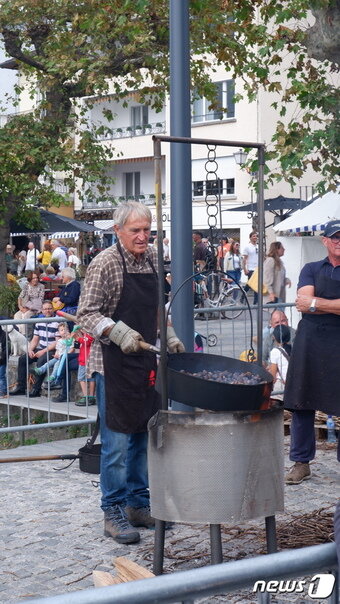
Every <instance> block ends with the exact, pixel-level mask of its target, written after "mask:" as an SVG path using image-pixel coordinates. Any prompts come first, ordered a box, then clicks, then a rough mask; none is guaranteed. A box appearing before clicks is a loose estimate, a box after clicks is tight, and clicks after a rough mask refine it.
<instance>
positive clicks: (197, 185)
mask: <svg viewBox="0 0 340 604" xmlns="http://www.w3.org/2000/svg"><path fill="white" fill-rule="evenodd" d="M193 185H194V197H203V180H196V182H194V183H193Z"/></svg>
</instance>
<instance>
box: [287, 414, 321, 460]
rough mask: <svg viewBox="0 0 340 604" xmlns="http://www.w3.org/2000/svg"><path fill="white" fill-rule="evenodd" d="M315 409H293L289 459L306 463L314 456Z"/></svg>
mask: <svg viewBox="0 0 340 604" xmlns="http://www.w3.org/2000/svg"><path fill="white" fill-rule="evenodd" d="M314 418H315V411H313V410H309V409H308V410H307V409H301V411H300V410H299V411H293V413H292V421H291V426H290V460H291V461H300V462H302V463H308V462H309V461H311V460H312V459H314V457H315V429H314Z"/></svg>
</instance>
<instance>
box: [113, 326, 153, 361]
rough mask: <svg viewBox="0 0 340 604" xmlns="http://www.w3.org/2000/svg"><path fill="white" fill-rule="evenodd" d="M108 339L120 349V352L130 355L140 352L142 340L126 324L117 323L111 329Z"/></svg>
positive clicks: (136, 332)
mask: <svg viewBox="0 0 340 604" xmlns="http://www.w3.org/2000/svg"><path fill="white" fill-rule="evenodd" d="M109 338H110V340H111V341H112V342H114V344H117V346H119V347H120V349H121V350H122V352H124V353H125V354H131V352H139V351H140V349H141V348H140V342H143V341H144V340H143V338H142V336H141V335H140V333H138V331H135V330H134V329H131V327H129V326H128V325H126V323H123V321H118V322H117V323H115V324H114V326H113V327H112V329H111V331H110V333H109Z"/></svg>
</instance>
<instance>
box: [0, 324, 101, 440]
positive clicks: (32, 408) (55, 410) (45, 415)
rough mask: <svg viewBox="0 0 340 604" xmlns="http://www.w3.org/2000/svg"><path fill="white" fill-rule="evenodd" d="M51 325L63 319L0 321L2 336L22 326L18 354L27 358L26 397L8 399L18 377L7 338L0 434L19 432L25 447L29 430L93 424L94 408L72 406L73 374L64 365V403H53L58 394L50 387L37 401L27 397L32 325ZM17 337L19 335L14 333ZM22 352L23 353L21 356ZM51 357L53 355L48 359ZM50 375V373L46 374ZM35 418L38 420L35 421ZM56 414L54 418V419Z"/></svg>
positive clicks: (15, 357)
mask: <svg viewBox="0 0 340 604" xmlns="http://www.w3.org/2000/svg"><path fill="white" fill-rule="evenodd" d="M42 321H43V322H44V323H52V322H58V323H62V322H65V319H64V318H62V317H51V318H46V317H44V318H43V319H42V317H38V318H32V319H25V320H20V321H18V320H13V319H5V320H1V321H0V325H1V327H2V329H3V330H4V331H5V333H8V327H9V326H10V325H13V326H16V327H17V326H18V325H24V326H25V330H26V336H27V337H26V341H25V343H24V344H21V345H22V346H24V348H21V349H20V350H19V351H16V350H15V349H14V350H15V351H16V352H19V353H20V354H26V394H23V395H20V396H13V395H11V392H10V391H11V388H12V387H13V386H14V385H15V383H16V381H17V377H18V362H19V356H20V354H16V355H13V354H12V352H13V345H12V341H11V338H10V336H9V337H8V339H7V345H6V372H5V376H6V384H7V391H6V394H5V395H4V397H3V398H2V399H1V401H0V404H1V406H0V434H9V433H14V432H18V433H19V436H20V444H24V433H25V432H26V431H30V432H31V431H32V430H42V429H44V428H61V427H67V426H80V425H88V426H90V425H91V424H94V423H95V421H96V414H97V407H92V406H91V407H89V406H88V404H86V405H85V406H83V407H77V406H75V401H74V400H72V399H73V398H74V397H72V391H71V385H72V375H71V374H72V372H70V371H69V370H68V364H67V363H66V376H65V380H66V393H67V397H66V398H67V400H66V402H65V403H62V404H60V403H58V404H56V403H53V400H52V399H53V397H54V396H55V395H56V393H58V392H59V391H58V390H51V389H50V388H49V386H48V387H47V389H46V390H44V395H42V396H39V398H37V399H32V398H30V396H29V389H30V386H31V383H30V375H31V369H32V367H34V365H33V364H30V363H29V362H28V344H29V340H30V338H31V336H32V330H33V328H34V325H35V324H36V323H37V322H39V323H41V322H42ZM16 334H18V332H17V331H16ZM23 350H25V351H26V353H25V352H23ZM51 356H52V355H51ZM46 375H47V376H49V375H50V370H49V369H48V372H47V374H46ZM37 414H38V415H39V420H38V421H37V418H36V416H37ZM56 414H57V417H56ZM60 415H62V416H63V415H64V416H65V419H64V420H61V419H60Z"/></svg>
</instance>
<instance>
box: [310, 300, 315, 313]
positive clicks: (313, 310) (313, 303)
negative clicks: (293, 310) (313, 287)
mask: <svg viewBox="0 0 340 604" xmlns="http://www.w3.org/2000/svg"><path fill="white" fill-rule="evenodd" d="M308 310H309V312H315V311H316V298H313V300H312V301H311V303H310V307H309V309H308Z"/></svg>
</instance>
